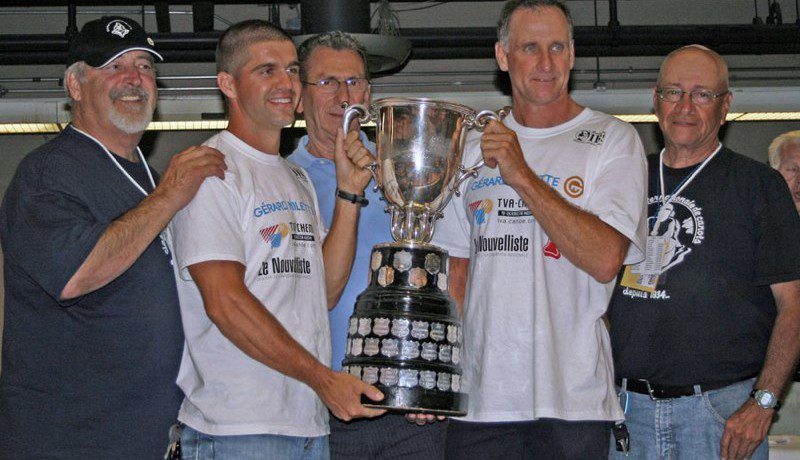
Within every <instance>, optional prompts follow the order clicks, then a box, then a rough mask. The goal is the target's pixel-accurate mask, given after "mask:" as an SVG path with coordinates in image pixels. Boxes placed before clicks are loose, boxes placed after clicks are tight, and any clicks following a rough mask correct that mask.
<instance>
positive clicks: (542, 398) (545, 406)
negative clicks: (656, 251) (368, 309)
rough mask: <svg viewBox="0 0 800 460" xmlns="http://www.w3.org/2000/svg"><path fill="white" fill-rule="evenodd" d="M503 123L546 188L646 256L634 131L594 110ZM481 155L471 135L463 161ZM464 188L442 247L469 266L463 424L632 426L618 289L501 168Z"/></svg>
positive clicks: (446, 223) (642, 180)
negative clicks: (627, 422) (538, 213)
mask: <svg viewBox="0 0 800 460" xmlns="http://www.w3.org/2000/svg"><path fill="white" fill-rule="evenodd" d="M504 123H505V124H506V126H508V127H509V128H511V129H513V130H514V131H515V132H516V133H517V136H518V139H519V142H520V145H521V146H522V150H523V152H525V160H526V161H527V163H528V165H530V167H531V168H532V169H533V171H535V172H536V173H537V174H539V176H540V177H541V178H542V179H543V180H544V181H545V182H546V183H548V184H549V185H551V186H552V187H553V189H554V190H556V191H558V192H559V194H560V195H561V196H562V197H564V198H565V199H566V200H567V201H569V202H570V203H572V204H574V205H576V206H578V207H580V208H582V209H584V210H586V211H588V212H591V213H593V214H595V215H597V216H598V217H599V218H600V219H601V220H603V221H604V222H605V223H607V224H609V225H610V226H612V227H614V228H615V229H616V230H618V231H619V232H620V233H622V234H623V235H625V236H626V237H628V238H629V239H630V240H631V241H632V244H631V246H630V250H629V252H628V256H627V258H626V263H631V262H636V261H639V260H641V259H642V258H643V255H644V251H643V248H644V241H645V238H646V235H645V233H646V219H645V217H646V213H645V211H646V209H645V202H646V200H645V192H646V188H647V179H646V175H645V173H646V166H645V159H644V151H643V147H642V144H641V141H640V140H639V136H638V135H637V134H636V131H635V130H634V129H633V127H631V126H630V125H629V124H627V123H623V122H621V121H619V120H617V119H615V118H613V117H610V116H608V115H606V114H603V113H599V112H595V111H593V110H590V109H584V110H583V111H582V112H581V113H580V114H579V115H578V116H577V117H575V118H573V119H572V120H570V121H568V122H566V123H563V124H561V125H559V126H555V127H552V128H547V129H533V128H526V127H524V126H521V125H520V124H519V123H518V122H517V121H516V120H515V119H514V117H513V113H512V114H511V115H509V116H508V117H507V118H506V119H505V121H504ZM480 154H481V153H480V138H479V136H477V135H476V136H471V137H470V138H469V139H468V141H467V146H466V148H465V155H464V157H465V158H464V160H463V161H464V164H467V165H471V164H474V163H475V162H476V160H477V159H478V158H479V157H480ZM461 192H462V195H461V197H454V198H453V201H452V202H450V203H449V204H448V206H447V209H446V212H445V217H444V219H442V220H441V221H439V222H437V228H436V231H435V233H434V238H433V239H434V241H433V242H434V244H437V245H439V246H442V247H444V248H445V249H447V250H448V251H449V253H450V255H451V256H454V257H462V258H469V259H470V266H469V275H468V276H469V278H468V282H467V293H466V299H465V307H464V341H465V342H464V357H463V358H462V366H463V370H464V375H463V385H464V389H465V391H466V392H467V393H468V394H469V414H468V415H467V417H465V419H464V420H468V421H479V422H501V421H525V420H535V419H538V418H545V417H546V418H557V419H563V420H622V419H623V414H622V411H621V410H620V407H619V402H618V401H617V398H616V396H615V394H614V385H613V372H614V371H613V370H614V367H613V364H612V361H611V347H610V343H609V338H608V332H607V330H606V327H605V325H604V324H603V321H602V319H601V317H602V316H603V314H604V313H605V311H606V307H607V305H608V301H609V298H610V296H611V292H612V288H613V286H614V283H613V282H611V283H605V284H602V283H599V282H597V281H596V280H595V279H594V278H592V277H591V276H589V275H588V274H587V273H586V272H584V271H583V270H581V269H579V268H576V267H575V266H574V265H573V264H572V263H570V262H569V261H568V260H567V259H566V257H564V256H563V255H562V254H561V253H560V252H559V251H558V248H556V247H555V246H554V245H553V244H552V243H551V242H550V240H549V238H548V237H547V235H546V234H545V232H544V230H542V228H541V227H540V226H539V225H538V223H537V222H536V220H535V219H534V217H533V216H532V215H531V212H530V211H529V210H528V208H527V206H526V205H525V203H524V202H523V200H522V199H521V198H520V197H519V195H517V193H516V192H515V191H514V190H513V189H512V188H511V187H509V186H507V185H505V184H504V183H503V179H502V177H501V176H500V172H499V170H498V169H490V168H487V167H484V168H482V169H481V170H480V173H479V175H478V177H476V178H473V179H470V180H468V181H466V182H465V183H464V184H463V185H462V187H461Z"/></svg>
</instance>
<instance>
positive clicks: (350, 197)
mask: <svg viewBox="0 0 800 460" xmlns="http://www.w3.org/2000/svg"><path fill="white" fill-rule="evenodd" d="M336 197H337V198H341V199H343V200H345V201H349V202H351V203H355V204H357V205H359V206H361V207H362V208H363V207H364V206H366V205H368V204H369V200H368V199H366V198H365V197H364V195H356V194H355V193H348V192H345V191H344V190H339V189H338V188H337V189H336Z"/></svg>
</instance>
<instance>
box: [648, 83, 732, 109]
mask: <svg viewBox="0 0 800 460" xmlns="http://www.w3.org/2000/svg"><path fill="white" fill-rule="evenodd" d="M656 94H657V95H658V98H659V99H661V100H662V101H667V102H678V101H680V100H681V99H683V95H684V94H688V95H689V99H691V100H692V102H694V103H695V104H697V105H708V104H711V103H712V102H714V101H716V100H717V98H719V97H720V96H724V95H726V94H728V91H727V90H725V91H723V92H721V93H714V92H713V91H709V90H707V89H695V90H692V91H684V90H682V89H680V88H671V87H667V88H658V89H657V90H656Z"/></svg>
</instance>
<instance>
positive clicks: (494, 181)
mask: <svg viewBox="0 0 800 460" xmlns="http://www.w3.org/2000/svg"><path fill="white" fill-rule="evenodd" d="M539 178H540V179H541V180H543V181H544V182H545V183H546V184H547V185H549V186H551V187H558V184H559V183H560V182H561V178H560V177H558V176H554V175H552V174H548V173H544V174H540V175H539ZM505 184H506V183H505V182H503V178H502V177H501V176H499V175H497V176H494V177H479V178H478V179H476V180H474V181H473V182H472V185H470V187H469V189H470V190H478V189H482V188H487V187H496V186H498V185H505Z"/></svg>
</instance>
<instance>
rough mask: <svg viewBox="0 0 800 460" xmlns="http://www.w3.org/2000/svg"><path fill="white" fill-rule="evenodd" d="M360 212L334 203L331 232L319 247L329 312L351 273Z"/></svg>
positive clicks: (346, 204) (341, 202)
mask: <svg viewBox="0 0 800 460" xmlns="http://www.w3.org/2000/svg"><path fill="white" fill-rule="evenodd" d="M360 209H361V207H360V205H358V204H355V203H350V202H348V201H344V200H341V199H338V198H337V199H336V207H335V208H334V210H333V220H332V222H331V228H330V230H329V231H328V236H327V237H326V238H325V242H324V243H323V245H322V257H323V260H324V263H325V287H326V292H327V302H328V308H329V309H332V308H333V307H335V306H336V304H337V303H338V302H339V297H341V295H342V291H344V287H345V286H346V285H347V280H348V279H349V278H350V271H351V270H352V269H353V259H354V258H355V254H356V239H357V238H358V219H359V216H360V214H361V211H360Z"/></svg>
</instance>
